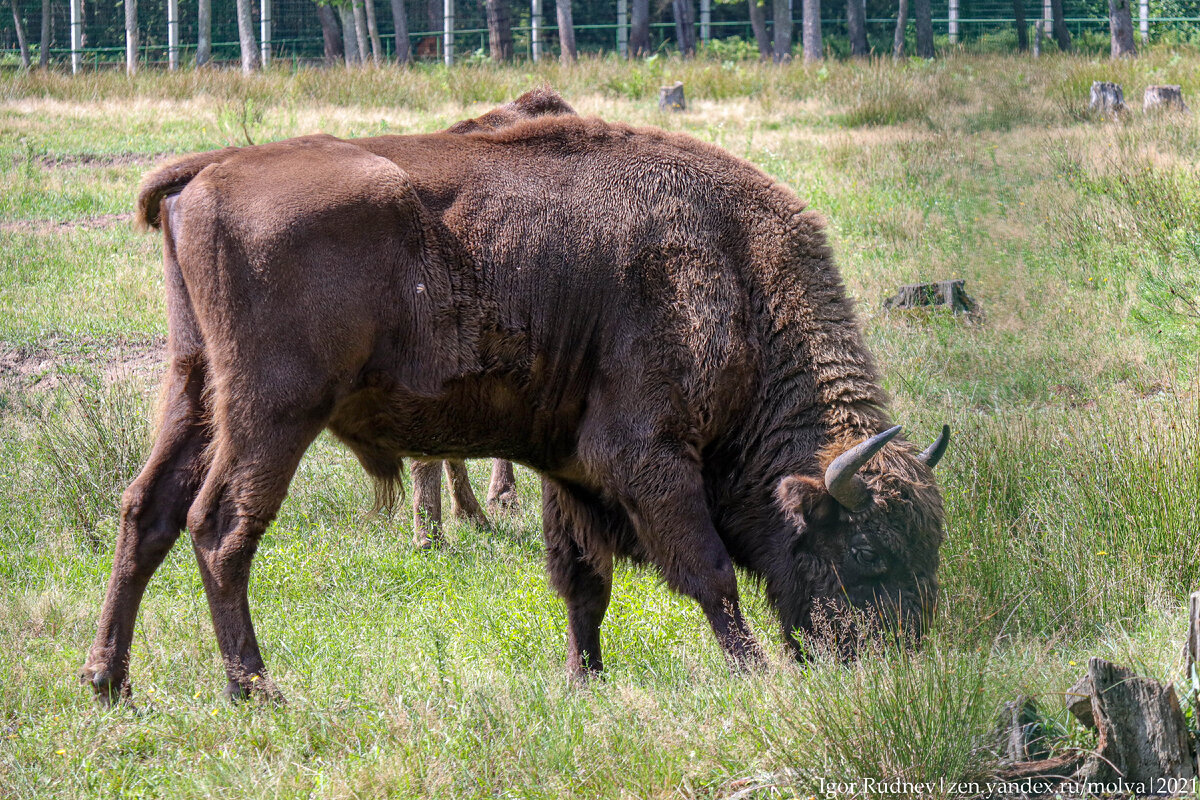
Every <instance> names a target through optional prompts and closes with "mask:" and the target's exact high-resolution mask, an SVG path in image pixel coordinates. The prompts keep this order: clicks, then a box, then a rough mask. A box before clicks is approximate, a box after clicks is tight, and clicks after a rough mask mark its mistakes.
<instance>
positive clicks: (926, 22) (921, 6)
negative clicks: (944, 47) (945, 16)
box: [913, 0, 933, 58]
mask: <svg viewBox="0 0 1200 800" xmlns="http://www.w3.org/2000/svg"><path fill="white" fill-rule="evenodd" d="M913 21H914V22H916V24H917V56H918V57H919V58H933V11H932V10H931V9H930V7H929V0H913Z"/></svg>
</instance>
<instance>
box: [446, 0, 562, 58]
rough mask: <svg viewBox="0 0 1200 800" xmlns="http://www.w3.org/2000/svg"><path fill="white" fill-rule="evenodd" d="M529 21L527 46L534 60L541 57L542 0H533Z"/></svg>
mask: <svg viewBox="0 0 1200 800" xmlns="http://www.w3.org/2000/svg"><path fill="white" fill-rule="evenodd" d="M447 2H449V0H447ZM529 23H530V27H529V46H530V48H531V49H532V52H533V60H534V61H535V62H536V61H540V60H541V58H542V0H533V7H532V9H531V12H530V20H529Z"/></svg>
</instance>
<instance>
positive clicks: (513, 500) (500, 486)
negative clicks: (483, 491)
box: [487, 458, 521, 514]
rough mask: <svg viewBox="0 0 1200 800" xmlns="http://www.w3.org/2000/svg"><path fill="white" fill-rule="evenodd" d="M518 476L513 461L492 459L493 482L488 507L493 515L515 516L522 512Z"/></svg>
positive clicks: (489, 487)
mask: <svg viewBox="0 0 1200 800" xmlns="http://www.w3.org/2000/svg"><path fill="white" fill-rule="evenodd" d="M520 506H521V501H520V499H519V498H518V497H517V476H516V474H515V473H514V472H513V464H512V462H511V461H505V460H504V459H502V458H494V459H492V480H491V482H490V483H489V484H488V494H487V507H488V511H490V512H492V513H493V514H515V513H516V512H517V511H518V510H520Z"/></svg>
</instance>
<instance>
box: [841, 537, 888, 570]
mask: <svg viewBox="0 0 1200 800" xmlns="http://www.w3.org/2000/svg"><path fill="white" fill-rule="evenodd" d="M850 557H851V558H852V559H854V563H855V564H857V565H858V568H859V569H860V570H861V571H862V573H863V574H864V575H880V574H882V573H884V572H887V564H885V563H884V560H883V556H882V555H880V553H879V551H878V550H876V549H875V548H874V547H872V546H871V545H869V544H867V543H866V542H855V543H854V544H852V545H850Z"/></svg>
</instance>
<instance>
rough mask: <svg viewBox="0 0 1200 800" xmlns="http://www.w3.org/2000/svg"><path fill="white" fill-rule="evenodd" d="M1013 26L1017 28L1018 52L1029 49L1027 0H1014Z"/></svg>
mask: <svg viewBox="0 0 1200 800" xmlns="http://www.w3.org/2000/svg"><path fill="white" fill-rule="evenodd" d="M1013 24H1014V25H1015V26H1016V27H1017V52H1019V53H1024V52H1025V51H1026V50H1028V49H1029V25H1028V23H1026V22H1025V0H1013Z"/></svg>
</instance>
